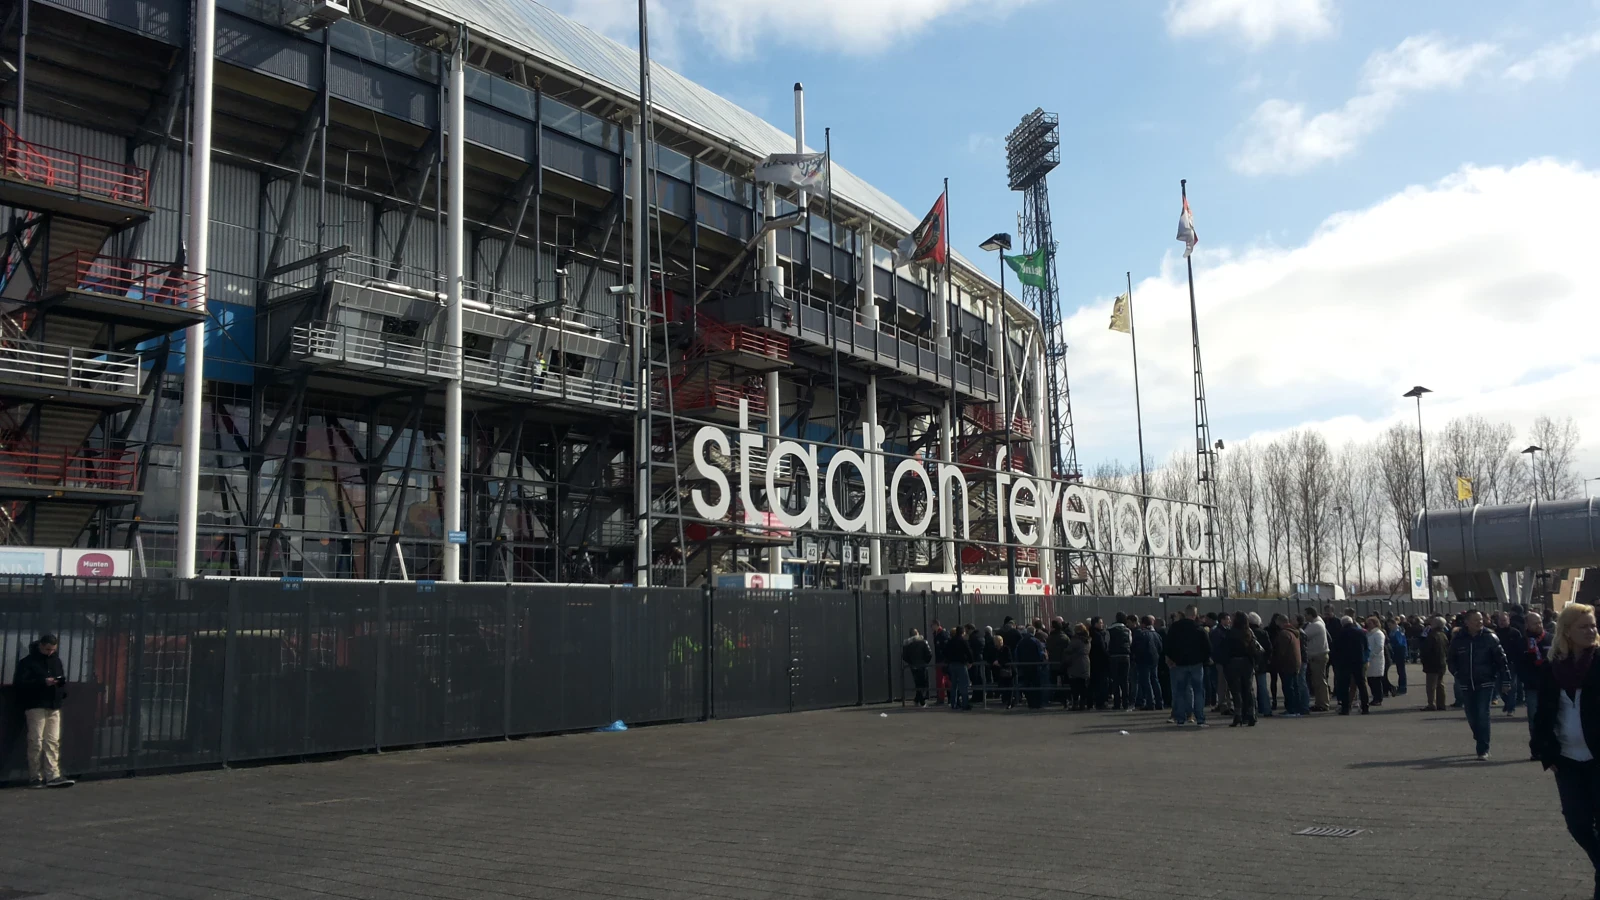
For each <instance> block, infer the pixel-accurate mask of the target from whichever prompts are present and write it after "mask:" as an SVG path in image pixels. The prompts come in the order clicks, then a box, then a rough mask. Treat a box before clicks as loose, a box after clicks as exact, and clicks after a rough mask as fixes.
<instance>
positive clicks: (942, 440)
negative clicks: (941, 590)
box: [938, 397, 963, 575]
mask: <svg viewBox="0 0 1600 900" xmlns="http://www.w3.org/2000/svg"><path fill="white" fill-rule="evenodd" d="M954 405H955V401H954V400H952V399H950V398H948V397H947V398H945V401H944V405H942V406H940V407H939V461H940V462H946V463H953V462H955V461H956V460H955V436H954V434H955V428H956V426H955V421H954V416H953V415H952V412H951V409H952V407H953V406H954ZM938 484H939V514H940V515H941V516H942V515H944V514H945V513H949V514H950V521H948V522H940V523H939V530H940V533H941V534H942V533H945V532H948V533H949V534H950V537H949V538H947V539H945V540H944V541H942V543H943V544H944V573H945V574H946V575H954V574H955V573H956V542H955V539H956V537H957V536H958V535H959V534H960V533H961V532H960V530H959V529H957V528H956V523H958V522H960V521H961V520H962V518H963V516H962V510H959V509H956V508H955V506H954V504H953V502H952V498H951V494H950V482H948V481H946V480H945V479H944V477H943V476H940V477H939V478H938Z"/></svg>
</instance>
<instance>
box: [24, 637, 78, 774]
mask: <svg viewBox="0 0 1600 900" xmlns="http://www.w3.org/2000/svg"><path fill="white" fill-rule="evenodd" d="M60 644H61V642H60V641H59V640H57V638H56V636H55V635H53V634H41V635H39V639H38V640H37V641H34V642H33V643H32V644H30V645H28V655H27V656H24V657H23V658H21V659H19V660H17V670H16V674H15V676H14V677H13V678H12V679H11V681H12V684H13V686H14V689H15V690H16V696H17V703H18V705H19V706H21V707H22V709H23V710H24V711H25V713H26V715H27V717H28V786H29V787H36V788H41V787H45V786H47V785H48V786H49V787H71V786H72V780H71V779H69V778H62V777H61V701H62V700H64V699H66V696H67V673H66V670H65V669H63V668H62V666H61V657H59V656H57V655H56V650H57V649H58V648H59V647H60Z"/></svg>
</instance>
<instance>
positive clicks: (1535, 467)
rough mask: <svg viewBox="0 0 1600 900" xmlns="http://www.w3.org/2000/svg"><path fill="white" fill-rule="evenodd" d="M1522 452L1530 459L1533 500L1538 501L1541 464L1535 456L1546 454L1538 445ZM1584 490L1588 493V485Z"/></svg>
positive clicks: (1529, 471) (1532, 445) (1529, 469)
mask: <svg viewBox="0 0 1600 900" xmlns="http://www.w3.org/2000/svg"><path fill="white" fill-rule="evenodd" d="M1522 452H1523V454H1525V455H1526V456H1527V457H1528V475H1529V476H1530V477H1531V478H1532V479H1533V499H1535V500H1537V499H1539V462H1538V460H1537V459H1536V458H1535V456H1534V454H1537V453H1542V452H1544V448H1543V447H1541V446H1539V445H1538V444H1529V445H1528V446H1527V447H1525V448H1523V450H1522ZM1584 490H1585V492H1587V491H1588V485H1587V484H1585V485H1584Z"/></svg>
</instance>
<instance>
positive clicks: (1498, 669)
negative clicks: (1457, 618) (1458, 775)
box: [1450, 610, 1506, 759]
mask: <svg viewBox="0 0 1600 900" xmlns="http://www.w3.org/2000/svg"><path fill="white" fill-rule="evenodd" d="M1450 674H1451V675H1454V676H1455V679H1456V684H1459V685H1461V702H1462V705H1463V706H1465V707H1466V708H1467V724H1468V725H1469V726H1471V727H1472V738H1473V740H1474V741H1475V742H1476V743H1477V747H1478V758H1479V759H1488V758H1489V701H1490V700H1492V699H1493V698H1494V692H1495V688H1496V687H1498V686H1499V685H1500V683H1501V681H1502V680H1503V679H1504V678H1505V677H1506V654H1505V650H1504V648H1502V647H1501V646H1500V639H1499V638H1498V637H1496V636H1495V633H1494V632H1493V631H1492V630H1490V629H1488V628H1485V627H1484V626H1483V614H1482V613H1480V612H1478V611H1477V610H1471V611H1469V612H1468V613H1467V618H1466V627H1464V628H1462V629H1461V630H1460V631H1459V632H1457V633H1456V636H1455V639H1454V640H1452V641H1451V642H1450Z"/></svg>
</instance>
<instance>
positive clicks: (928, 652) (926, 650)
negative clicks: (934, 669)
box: [900, 628, 933, 706]
mask: <svg viewBox="0 0 1600 900" xmlns="http://www.w3.org/2000/svg"><path fill="white" fill-rule="evenodd" d="M900 661H901V662H903V663H905V664H906V668H908V669H910V670H911V683H912V684H914V685H916V687H917V698H916V703H917V705H918V706H927V705H928V665H929V664H930V663H932V662H933V650H932V648H930V647H929V646H928V642H927V641H925V640H923V638H922V632H920V631H918V630H916V629H915V628H913V629H911V637H908V638H906V642H905V643H904V644H903V645H901V647H900Z"/></svg>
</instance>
